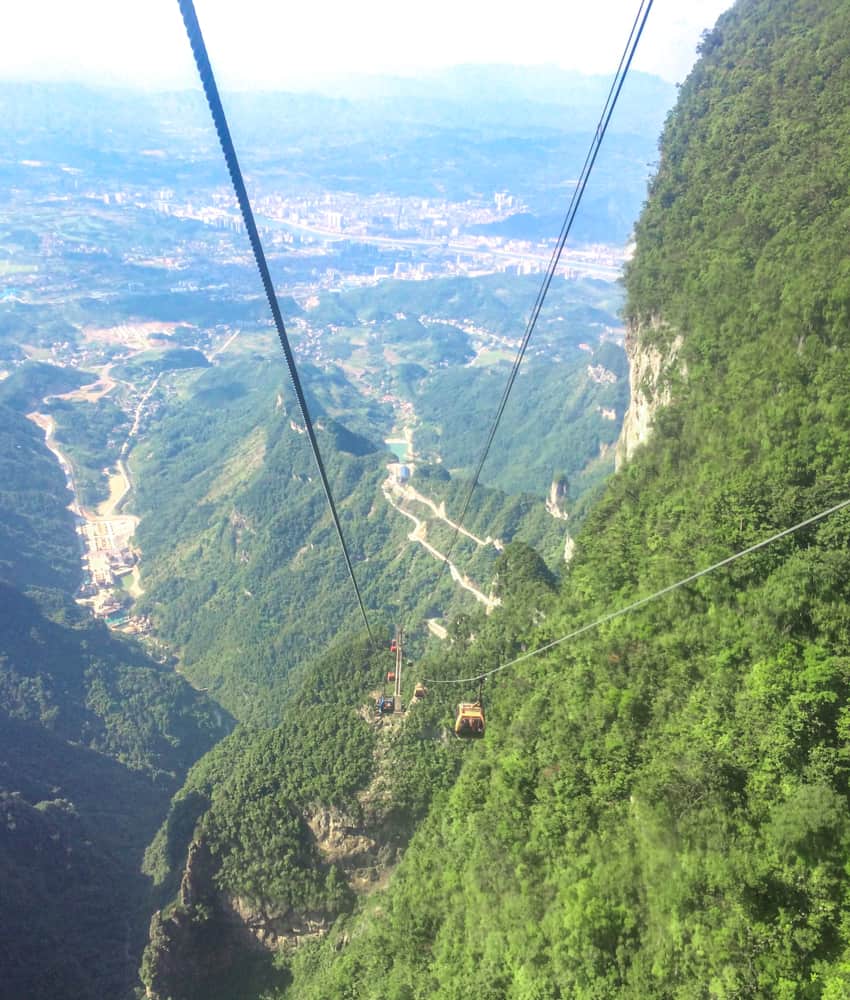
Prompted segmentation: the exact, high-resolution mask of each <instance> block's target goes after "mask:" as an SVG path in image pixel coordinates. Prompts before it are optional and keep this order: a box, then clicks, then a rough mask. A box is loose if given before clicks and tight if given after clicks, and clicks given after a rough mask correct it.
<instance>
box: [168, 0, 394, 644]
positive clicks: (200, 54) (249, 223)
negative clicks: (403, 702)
mask: <svg viewBox="0 0 850 1000" xmlns="http://www.w3.org/2000/svg"><path fill="white" fill-rule="evenodd" d="M177 3H178V4H179V6H180V13H181V14H182V15H183V23H184V25H185V26H186V33H187V34H188V36H189V44H190V45H191V46H192V53H193V55H194V57H195V63H196V65H197V67H198V73H199V75H200V78H201V84H202V86H203V88H204V93H205V95H206V98H207V104H208V105H209V108H210V113H211V114H212V119H213V123H214V125H215V130H216V132H217V133H218V139H219V142H220V143H221V150H222V152H223V153H224V159H225V162H226V164H227V170H228V173H229V174H230V180H231V182H232V183H233V190H234V192H235V194H236V199H237V201H238V202H239V208H240V210H241V212H242V218H243V220H244V222H245V230H246V232H247V233H248V239H249V240H250V242H251V249H252V250H253V251H254V260H255V261H256V264H257V270H258V271H259V272H260V278H261V279H262V282H263V288H264V289H265V292H266V298H267V300H268V303H269V308H270V309H271V313H272V317H273V319H274V324H275V328H276V329H277V335H278V338H279V340H280V346H281V347H282V348H283V353H284V356H285V357H286V364H287V366H288V368H289V377H290V379H291V380H292V387H293V389H294V390H295V396H296V398H297V400H298V406H299V408H300V410H301V416H302V417H303V419H304V425H305V427H306V429H307V436H308V438H309V441H310V447H311V448H312V450H313V457H314V458H315V460H316V466H317V467H318V470H319V476H320V478H321V480H322V487H323V488H324V491H325V497H326V498H327V501H328V507H329V508H330V512H331V517H332V518H333V522H334V526H335V527H336V532H337V535H338V536H339V543H340V546H341V548H342V554H343V556H344V557H345V565H346V566H347V567H348V575H349V576H350V577H351V583H352V585H353V587H354V593H355V594H356V595H357V603H358V605H359V607H360V614H361V615H362V616H363V621H364V623H365V625H366V631H367V633H368V634H369V641H370V643H371V644H372V645H373V646H374V645H375V639H374V636H373V635H372V629H371V627H370V625H369V617H368V615H367V614H366V608H365V606H364V604H363V598H362V596H361V594H360V587H359V586H358V585H357V577H356V576H355V575H354V567H353V565H352V563H351V557H350V556H349V554H348V546H347V545H346V544H345V536H344V535H343V532H342V524H341V523H340V519H339V514H338V513H337V509H336V504H335V503H334V498H333V494H332V492H331V487H330V483H329V482H328V476H327V473H326V471H325V465H324V462H323V461H322V456H321V452H320V451H319V442H318V441H317V440H316V434H315V431H314V430H313V422H312V420H311V419H310V411H309V410H308V408H307V400H306V399H305V397H304V391H303V389H302V387H301V380H300V378H299V376H298V370H297V368H296V366H295V358H294V356H293V354H292V348H291V347H290V344H289V337H288V336H287V333H286V327H285V326H284V323H283V316H282V315H281V311H280V305H279V303H278V300H277V295H276V293H275V290H274V285H273V284H272V278H271V274H270V272H269V267H268V263H267V262H266V255H265V253H264V251H263V245H262V243H261V241H260V234H259V232H258V231H257V224H256V222H255V221H254V213H253V211H252V209H251V202H250V201H249V199H248V192H247V190H246V188H245V181H244V179H243V177H242V171H241V169H240V167H239V161H238V159H237V157H236V149H235V147H234V145H233V139H232V138H231V136H230V129H229V128H228V126H227V118H226V116H225V114H224V107H223V106H222V103H221V97H220V96H219V92H218V87H217V85H216V82H215V76H214V74H213V70H212V66H211V64H210V60H209V55H208V54H207V47H206V45H205V44H204V36H203V34H202V32H201V26H200V23H199V22H198V15H197V14H196V13H195V5H194V3H193V2H192V0H177Z"/></svg>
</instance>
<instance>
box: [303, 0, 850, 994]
mask: <svg viewBox="0 0 850 1000" xmlns="http://www.w3.org/2000/svg"><path fill="white" fill-rule="evenodd" d="M848 57H850V10H848V7H847V5H846V4H844V3H843V2H836V0H805V2H803V0H740V2H739V3H738V4H737V5H736V6H735V8H734V9H733V10H732V11H730V12H729V13H728V14H726V15H724V16H723V17H722V18H721V20H720V22H719V23H718V26H717V28H716V29H715V31H714V32H712V33H711V34H710V36H708V37H707V39H706V41H705V43H704V52H703V56H702V59H701V61H700V62H699V64H698V65H697V67H696V69H695V70H694V72H693V73H692V74H691V76H690V78H689V79H688V81H687V82H686V84H685V85H684V87H683V88H682V92H681V95H680V100H679V104H678V107H677V109H676V110H675V112H674V113H673V115H672V116H671V118H670V120H669V122H668V125H667V127H666V129H665V133H664V137H663V142H662V154H661V162H660V166H659V171H658V176H657V178H656V180H655V181H654V183H653V185H652V190H651V195H650V200H649V203H648V205H647V207H646V209H645V211H644V213H643V216H642V219H641V221H640V224H639V226H638V245H637V253H636V256H635V258H634V262H633V264H632V266H631V268H630V270H629V274H628V281H627V284H628V293H629V300H628V307H627V308H628V314H629V317H630V322H631V327H632V331H631V332H632V353H633V362H635V361H637V360H638V359H639V357H640V355H641V352H644V353H646V352H648V351H650V350H656V351H659V352H660V353H661V356H662V359H663V358H664V357H665V354H664V352H666V351H669V348H670V345H671V344H672V343H673V342H674V341H676V340H677V338H679V337H681V343H680V346H678V347H677V353H676V357H675V359H673V362H672V363H671V364H670V365H669V366H668V376H667V383H668V384H664V385H661V386H658V387H656V392H657V393H658V394H659V395H662V396H665V397H666V396H667V395H669V398H670V402H669V405H667V406H666V408H664V409H661V410H660V411H659V412H658V413H657V414H656V417H655V419H656V427H655V431H654V434H653V435H652V437H651V438H650V439H649V441H648V442H647V443H646V444H645V445H644V446H643V447H641V448H639V449H638V450H637V451H636V453H635V455H634V457H633V459H632V460H631V461H630V462H629V463H628V464H626V466H625V467H624V468H623V469H622V470H621V471H620V473H619V474H618V475H617V476H616V477H614V479H613V480H612V481H611V483H610V486H609V488H608V490H607V492H606V494H605V496H604V498H603V500H602V501H601V503H599V504H598V505H597V507H596V508H595V510H594V512H593V513H592V515H591V516H590V518H589V520H588V521H587V522H586V524H585V526H584V528H583V531H582V533H581V535H580V538H579V544H578V548H577V552H576V555H575V558H574V560H573V562H572V563H571V564H570V568H569V572H568V574H567V575H566V576H565V579H564V581H563V584H562V587H561V593H560V595H559V596H558V597H557V598H556V600H555V603H554V606H551V607H548V608H546V609H545V619H544V620H543V621H542V623H540V624H537V625H535V624H534V622H535V618H537V619H538V620H539V618H540V616H539V615H535V614H534V613H533V609H534V608H535V607H536V605H537V604H538V603H539V601H536V600H529V599H528V597H527V596H524V592H522V591H521V592H520V594H518V595H517V597H516V599H515V601H514V602H513V604H511V603H506V605H505V608H504V609H502V610H501V611H500V612H497V613H496V614H494V615H493V616H492V618H491V619H490V621H489V623H488V625H487V626H486V628H485V629H482V630H479V632H478V634H477V636H476V641H474V642H472V643H471V644H470V645H469V648H468V650H467V653H466V656H465V660H466V662H465V663H464V665H463V671H464V672H465V673H466V674H467V675H474V674H475V673H476V672H477V671H479V670H481V669H483V668H485V667H488V666H493V665H495V664H497V663H498V662H500V660H501V658H502V657H505V656H507V655H509V654H510V651H511V650H512V649H517V648H518V645H519V643H520V642H526V643H532V642H535V643H539V642H542V641H544V640H546V639H549V638H552V637H557V636H561V635H565V634H566V633H568V632H569V631H571V630H572V629H574V628H575V627H576V626H578V625H580V624H582V623H584V622H589V621H592V620H594V618H596V617H597V616H601V615H603V614H605V613H606V612H609V611H611V610H613V609H615V608H617V607H620V606H623V605H625V604H627V603H628V602H630V601H632V600H634V599H635V598H637V597H640V596H642V595H646V594H650V593H652V592H653V591H655V590H656V589H658V588H661V587H664V586H665V585H667V584H669V583H671V582H673V581H674V580H677V579H680V578H682V577H685V576H687V575H688V574H689V573H691V572H692V571H694V570H696V569H699V568H701V567H702V566H706V565H709V564H711V563H712V562H714V561H716V560H718V559H720V558H722V557H724V556H726V555H728V554H731V553H733V552H735V551H738V550H741V549H743V548H745V547H746V546H748V545H750V544H752V543H754V542H756V541H758V540H760V539H762V538H765V537H767V536H769V535H771V534H772V533H774V532H776V531H778V530H779V529H781V528H784V527H786V526H789V525H792V524H794V523H795V522H798V521H801V520H802V519H803V518H805V517H807V516H809V515H812V514H815V513H817V512H819V511H821V510H824V509H825V508H827V507H829V506H831V505H833V504H836V503H838V502H840V501H842V500H844V499H846V498H847V496H848V495H850V490H849V489H848V482H850V477H848V470H850V434H848V430H850V427H848V416H850V413H848V410H850V375H848V348H850V324H848V320H850V292H848V288H850V285H848V271H847V267H848V265H847V263H846V245H847V236H848V232H847V220H848V216H850V194H848V183H847V181H848V178H850V152H848V146H847V141H846V137H847V135H848V127H849V126H850V118H848V116H850V111H848V109H850V100H848V98H850V58H848ZM666 357H667V359H668V360H670V355H669V353H668V354H667V355H666ZM848 543H850V515H848V514H847V512H846V511H844V512H840V513H837V514H834V515H833V516H831V517H830V518H828V519H826V520H824V521H822V522H819V523H818V524H817V525H814V526H812V527H810V528H808V529H806V530H804V531H800V532H798V533H796V534H794V535H792V536H788V537H785V538H783V539H782V540H781V541H779V542H777V543H776V544H774V545H773V546H771V547H769V548H766V549H763V550H761V551H759V552H758V553H755V554H753V555H752V556H750V557H747V558H745V559H743V560H741V561H739V562H736V563H735V564H734V565H733V566H731V567H729V568H727V569H724V570H721V571H718V572H717V573H715V574H713V575H710V576H707V577H704V578H702V579H700V580H699V581H697V582H695V583H693V584H691V585H689V586H688V587H685V588H682V589H679V590H677V591H676V592H675V593H673V594H670V595H668V596H666V597H664V598H662V599H660V600H658V601H655V602H653V603H651V604H649V605H647V606H646V607H645V608H642V609H641V610H639V611H636V612H635V613H633V614H631V615H629V616H626V617H623V618H618V619H617V620H616V621H612V622H610V623H608V624H607V625H604V626H602V627H600V628H598V629H597V630H595V631H593V632H591V633H588V634H585V635H583V636H581V637H580V638H578V639H576V640H574V641H572V642H570V643H567V644H565V645H563V646H559V647H557V648H556V649H554V650H552V651H551V652H549V653H547V654H545V655H541V656H540V657H538V658H535V659H532V660H529V661H525V662H524V663H523V664H521V665H519V666H518V667H517V668H515V669H512V670H510V671H506V672H505V673H504V674H501V675H498V676H497V678H494V681H493V682H492V683H491V684H490V691H489V702H488V735H487V737H486V738H485V739H484V740H483V741H482V742H481V743H480V744H477V745H475V746H473V747H469V748H468V749H467V752H466V759H465V762H464V765H463V767H462V769H461V772H460V775H459V778H458V780H457V782H456V784H454V786H453V787H452V788H451V789H450V790H448V791H443V792H440V793H438V795H437V797H436V799H435V801H434V804H433V806H432V808H431V812H430V814H429V816H428V817H427V819H426V820H425V821H424V823H423V824H422V825H421V827H420V829H419V830H418V832H417V834H416V835H415V837H414V839H413V841H412V842H411V845H410V847H409V849H408V851H407V853H406V856H405V858H404V860H403V861H402V863H401V865H400V867H399V868H398V869H397V870H396V872H395V874H394V876H393V879H392V882H391V884H390V887H389V889H388V890H387V891H386V892H383V893H380V894H375V895H373V896H372V897H370V899H369V900H368V902H366V903H365V904H364V905H363V907H362V912H360V913H359V914H357V915H356V916H354V917H352V918H349V919H347V920H345V921H343V922H341V923H340V924H339V925H338V927H337V928H336V930H335V931H334V932H332V934H331V935H330V937H329V938H328V939H327V940H325V941H324V942H322V943H321V944H316V945H313V946H309V947H306V948H302V949H299V951H298V953H297V956H296V958H295V960H294V962H293V974H294V982H293V984H292V986H291V987H290V988H289V990H288V991H287V992H286V994H285V995H286V996H287V997H298V998H299V1000H309V998H327V997H357V998H358V1000H365V998H381V1000H384V998H402V997H404V998H414V997H422V998H426V997H428V998H435V997H443V998H449V997H458V996H466V995H475V996H477V997H489V998H493V1000H496V998H505V997H509V998H515V1000H519V998H523V1000H529V998H532V997H533V998H544V997H552V998H553V997H571V998H573V997H586V998H589V997H613V996H617V997H633V998H646V997H677V998H686V997H687V998H690V997H702V996H716V997H728V998H731V997H742V996H764V997H768V996H770V997H787V998H790V997H801V998H802V997H823V998H830V1000H837V998H839V997H844V996H847V995H848V993H850V972H848V968H850V931H848V926H850V900H848V889H850V883H848V876H847V871H846V860H847V852H848V848H850V820H848V815H850V814H848V792H850V788H848V768H850V755H848V749H847V741H848V738H850V730H849V729H848V719H850V705H848V695H850V617H848V598H850V593H848V579H850V547H848ZM502 615H504V616H506V618H503V619H501V621H502V622H506V621H509V620H510V619H509V618H508V617H507V616H510V615H513V616H514V621H523V620H524V621H525V622H526V623H527V624H526V626H525V630H524V634H523V633H522V632H519V633H517V634H513V632H514V630H515V629H516V626H515V625H513V624H512V625H511V627H510V630H509V631H508V632H507V634H505V633H504V632H502V631H501V625H500V618H501V616H502ZM447 667H448V668H449V670H451V672H452V673H453V672H454V669H455V668H454V664H451V663H448V664H447ZM449 670H447V673H448V672H449Z"/></svg>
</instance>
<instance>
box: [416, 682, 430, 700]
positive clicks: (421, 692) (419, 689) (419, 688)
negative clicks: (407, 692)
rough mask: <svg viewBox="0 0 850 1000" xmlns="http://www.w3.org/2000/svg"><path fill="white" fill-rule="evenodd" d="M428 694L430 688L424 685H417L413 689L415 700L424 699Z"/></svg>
mask: <svg viewBox="0 0 850 1000" xmlns="http://www.w3.org/2000/svg"><path fill="white" fill-rule="evenodd" d="M426 694H428V688H426V687H425V685H424V684H417V685H416V687H415V688H414V689H413V697H414V698H424V697H425V695H426Z"/></svg>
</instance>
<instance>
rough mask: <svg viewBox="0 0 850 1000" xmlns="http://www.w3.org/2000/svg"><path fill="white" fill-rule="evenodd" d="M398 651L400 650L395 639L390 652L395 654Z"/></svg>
mask: <svg viewBox="0 0 850 1000" xmlns="http://www.w3.org/2000/svg"><path fill="white" fill-rule="evenodd" d="M397 649H398V643H396V641H395V639H393V641H392V642H391V643H390V652H391V653H394V652H395V651H396V650H397Z"/></svg>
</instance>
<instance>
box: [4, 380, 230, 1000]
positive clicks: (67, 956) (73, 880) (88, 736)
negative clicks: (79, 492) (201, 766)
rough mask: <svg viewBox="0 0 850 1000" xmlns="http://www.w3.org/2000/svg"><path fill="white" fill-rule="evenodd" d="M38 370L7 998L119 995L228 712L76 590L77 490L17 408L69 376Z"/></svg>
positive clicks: (15, 620)
mask: <svg viewBox="0 0 850 1000" xmlns="http://www.w3.org/2000/svg"><path fill="white" fill-rule="evenodd" d="M33 369H34V372H33V373H32V374H33V376H34V379H35V383H33V380H32V379H30V378H28V377H24V378H21V379H14V380H13V379H12V378H10V379H8V380H7V381H6V382H5V383H4V398H5V399H7V400H8V401H9V405H0V445H2V447H0V471H2V485H0V525H2V527H0V884H2V887H3V889H2V893H0V924H2V927H3V933H2V944H0V968H2V970H3V973H2V976H0V996H2V997H10V998H13V997H14V998H16V1000H17V998H19V997H32V998H40V997H45V998H46V997H51V998H52V997H56V996H69V997H70V996H74V997H80V998H88V997H91V998H100V997H103V996H111V997H123V996H128V995H131V992H132V988H133V985H134V983H135V980H136V969H137V966H138V960H139V956H140V954H141V949H142V944H143V940H144V933H145V930H146V925H147V917H148V913H149V906H150V904H149V894H148V892H149V883H148V880H147V879H146V878H145V877H144V876H143V875H142V874H141V871H140V867H141V860H142V854H143V851H144V847H145V845H146V843H147V842H148V841H149V840H150V838H151V837H152V835H153V833H154V832H155V830H156V828H157V826H158V824H159V822H160V821H161V819H162V817H163V815H164V813H165V811H166V808H167V804H168V799H169V797H170V795H171V794H172V792H173V791H174V790H175V788H176V787H177V786H178V785H179V783H180V781H181V780H182V778H183V776H184V774H185V772H186V771H187V770H188V768H189V767H190V765H191V764H192V763H193V762H194V761H195V760H196V759H197V758H198V757H199V756H201V755H202V754H203V753H204V752H205V751H206V750H207V749H209V747H210V746H211V745H212V744H213V743H215V742H216V741H217V740H219V739H221V737H222V736H224V735H225V734H226V733H227V732H228V731H229V728H230V721H229V719H228V718H227V716H226V713H224V712H222V711H221V710H220V709H219V708H218V707H217V706H216V705H214V704H213V703H212V702H211V701H210V700H209V698H207V697H206V696H205V695H203V694H199V693H197V692H195V691H193V690H192V689H191V688H190V687H189V685H188V684H186V682H185V681H183V680H182V679H181V678H180V677H178V676H177V675H176V674H175V673H174V672H173V670H172V669H171V668H170V667H166V666H163V665H161V664H158V663H155V662H154V661H153V660H151V659H150V658H149V657H148V656H147V655H146V654H145V652H144V651H143V650H142V649H141V648H140V647H139V646H138V645H136V644H130V643H127V642H124V641H120V640H118V639H117V638H115V637H114V636H112V635H111V634H110V633H109V632H108V631H107V629H106V627H105V626H104V625H103V623H101V622H94V621H92V620H91V618H90V617H89V615H88V614H87V613H85V612H83V611H82V610H81V609H80V608H79V607H78V606H77V605H76V604H75V603H74V602H73V601H72V599H71V594H72V593H73V591H74V589H75V588H76V585H77V583H78V581H79V575H80V571H79V567H80V562H79V547H78V543H77V538H76V535H75V532H74V526H73V519H72V517H71V514H70V512H69V511H68V510H67V509H66V504H67V503H68V501H69V499H70V494H69V492H68V490H67V489H66V486H65V477H64V475H63V473H62V472H61V470H60V468H59V465H58V463H57V462H56V460H55V459H54V457H53V456H52V455H51V454H50V453H49V452H48V451H47V449H46V448H45V447H44V444H43V439H42V432H41V431H40V430H39V429H38V428H37V427H36V426H35V425H34V424H32V423H31V422H30V421H28V420H27V419H26V417H25V416H24V415H23V413H22V412H20V411H21V410H22V409H23V410H26V409H27V408H28V406H29V405H30V403H31V399H32V394H33V393H34V392H35V393H36V394H39V393H41V394H43V392H42V390H43V389H44V385H43V384H41V379H42V376H45V377H46V376H48V375H49V376H50V377H51V378H56V377H64V378H67V374H66V373H64V372H63V371H60V370H58V369H52V371H50V370H49V366H47V365H45V366H42V367H41V368H39V366H33ZM92 956H96V960H95V959H93V958H92Z"/></svg>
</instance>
